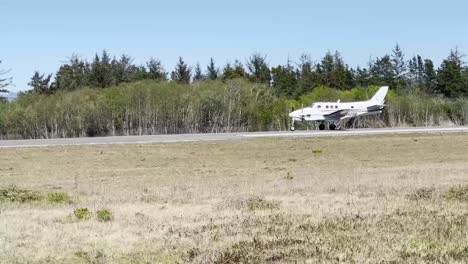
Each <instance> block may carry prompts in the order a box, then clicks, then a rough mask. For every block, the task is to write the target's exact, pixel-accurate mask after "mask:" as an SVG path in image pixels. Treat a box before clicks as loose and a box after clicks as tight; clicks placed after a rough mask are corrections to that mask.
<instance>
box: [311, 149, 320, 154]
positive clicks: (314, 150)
mask: <svg viewBox="0 0 468 264" xmlns="http://www.w3.org/2000/svg"><path fill="white" fill-rule="evenodd" d="M312 153H313V154H315V155H320V154H322V150H321V149H313V150H312Z"/></svg>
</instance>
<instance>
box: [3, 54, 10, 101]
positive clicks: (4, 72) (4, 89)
mask: <svg viewBox="0 0 468 264" xmlns="http://www.w3.org/2000/svg"><path fill="white" fill-rule="evenodd" d="M1 63H2V61H1V60H0V64H1ZM8 72H9V71H8V70H0V102H5V101H6V100H7V98H6V96H4V95H3V94H6V93H8V92H9V91H8V90H7V89H6V87H8V86H10V85H11V78H5V77H2V76H4V75H5V74H7V73H8Z"/></svg>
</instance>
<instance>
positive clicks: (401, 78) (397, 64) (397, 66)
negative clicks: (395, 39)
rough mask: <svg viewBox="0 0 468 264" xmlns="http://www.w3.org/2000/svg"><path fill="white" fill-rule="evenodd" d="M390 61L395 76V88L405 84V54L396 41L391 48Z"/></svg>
mask: <svg viewBox="0 0 468 264" xmlns="http://www.w3.org/2000/svg"><path fill="white" fill-rule="evenodd" d="M392 52H393V53H392V63H393V72H394V74H395V78H396V85H397V87H395V88H397V89H399V88H403V87H406V86H407V83H406V63H405V56H404V54H403V51H402V50H401V48H400V46H399V45H398V43H397V44H396V45H395V48H394V49H393V50H392Z"/></svg>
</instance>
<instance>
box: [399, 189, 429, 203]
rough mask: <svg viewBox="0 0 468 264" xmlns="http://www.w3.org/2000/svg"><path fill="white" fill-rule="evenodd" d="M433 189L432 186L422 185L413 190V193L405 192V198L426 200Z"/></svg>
mask: <svg viewBox="0 0 468 264" xmlns="http://www.w3.org/2000/svg"><path fill="white" fill-rule="evenodd" d="M434 191H435V189H434V188H426V187H423V188H419V189H417V190H415V191H414V192H413V193H410V194H407V195H406V198H408V199H409V200H412V201H418V200H428V199H431V198H432V196H433V195H434Z"/></svg>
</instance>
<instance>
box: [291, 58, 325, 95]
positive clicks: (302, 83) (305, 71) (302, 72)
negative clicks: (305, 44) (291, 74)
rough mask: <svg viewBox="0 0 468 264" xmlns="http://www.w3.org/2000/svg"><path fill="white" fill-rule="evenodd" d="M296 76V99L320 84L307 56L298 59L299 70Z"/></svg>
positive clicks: (318, 76) (318, 77)
mask: <svg viewBox="0 0 468 264" xmlns="http://www.w3.org/2000/svg"><path fill="white" fill-rule="evenodd" d="M296 75H297V76H298V77H297V78H298V90H297V92H296V95H295V96H296V97H297V96H298V95H302V94H306V93H308V92H311V91H312V89H313V88H315V87H316V86H318V85H319V84H320V75H319V74H318V73H317V72H315V71H314V64H313V62H312V59H311V58H310V56H309V55H307V54H302V55H301V56H300V57H299V69H298V70H297V72H296Z"/></svg>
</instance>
